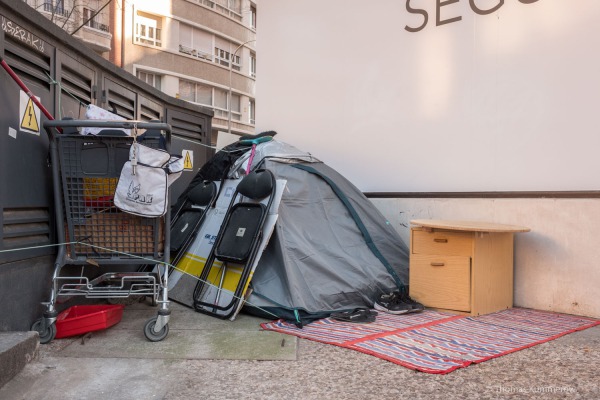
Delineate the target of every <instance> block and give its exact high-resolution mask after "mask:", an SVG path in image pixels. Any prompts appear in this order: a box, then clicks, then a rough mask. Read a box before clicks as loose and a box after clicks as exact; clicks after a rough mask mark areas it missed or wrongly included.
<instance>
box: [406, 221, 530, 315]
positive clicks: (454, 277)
mask: <svg viewBox="0 0 600 400" xmlns="http://www.w3.org/2000/svg"><path fill="white" fill-rule="evenodd" d="M411 224H412V225H413V226H412V227H411V231H410V277H409V279H410V282H409V290H410V296H411V297H412V298H413V299H414V300H416V301H418V302H420V303H422V304H423V305H425V306H426V307H431V308H437V309H441V310H448V311H455V312H462V313H468V314H471V315H480V314H487V313H491V312H494V311H499V310H502V309H505V308H510V307H512V305H513V248H514V244H513V237H514V233H516V232H527V231H529V228H525V227H521V226H514V225H503V224H492V223H485V222H472V221H446V220H413V221H411Z"/></svg>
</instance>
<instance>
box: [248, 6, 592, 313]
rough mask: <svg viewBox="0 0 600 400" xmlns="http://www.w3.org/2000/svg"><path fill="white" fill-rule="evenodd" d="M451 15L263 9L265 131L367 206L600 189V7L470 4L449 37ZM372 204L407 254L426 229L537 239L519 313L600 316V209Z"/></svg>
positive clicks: (522, 248) (459, 11)
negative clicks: (462, 225)
mask: <svg viewBox="0 0 600 400" xmlns="http://www.w3.org/2000/svg"><path fill="white" fill-rule="evenodd" d="M531 1H533V2H531ZM528 2H531V4H525V3H528ZM439 3H440V2H439V1H436V0H410V1H408V2H407V1H406V0H374V1H364V0H325V1H323V0H303V1H298V0H295V1H292V0H262V1H261V3H260V8H259V20H258V32H257V34H258V41H257V51H258V53H259V57H258V60H257V61H258V65H257V73H258V81H257V104H258V107H257V132H260V131H264V130H271V129H272V130H276V131H278V133H279V135H278V136H277V138H278V139H280V140H282V141H286V142H289V143H291V144H293V145H295V146H297V147H298V148H300V149H302V150H306V151H310V152H311V153H312V154H313V155H315V156H316V157H318V158H320V159H322V160H323V161H325V162H327V163H328V164H329V165H331V166H332V167H334V168H336V169H337V170H338V171H339V172H341V173H342V174H343V175H345V176H346V177H347V178H348V179H350V180H351V181H352V182H353V183H355V184H356V185H357V186H358V187H359V188H360V189H361V190H363V191H382V192H444V191H449V192H469V191H572V190H600V156H599V154H600V131H599V129H600V128H599V122H598V121H600V119H599V118H598V115H599V114H600V51H598V49H600V30H599V27H598V21H600V1H597V0H577V1H569V0H538V1H535V0H505V1H503V0H474V1H472V3H473V4H474V5H475V6H476V7H478V8H480V9H483V10H485V9H491V8H493V7H494V6H499V8H498V10H496V11H495V12H493V13H491V14H488V15H479V14H476V13H475V12H473V10H472V9H471V7H470V3H471V2H470V1H469V0H457V1H456V2H454V3H448V2H446V3H442V4H445V5H443V6H442V7H441V9H440V16H439V19H440V20H441V21H448V20H452V19H457V18H459V17H460V20H457V21H454V22H450V23H444V24H440V25H439V26H436V4H439ZM407 4H409V5H410V6H411V7H412V8H413V9H423V10H425V11H426V12H427V15H428V20H427V24H426V25H425V26H423V27H422V29H421V30H419V31H418V32H409V31H407V30H406V27H407V26H408V27H409V28H419V27H421V26H422V25H423V22H424V18H423V14H422V13H421V14H418V13H415V12H412V13H411V12H409V11H407ZM374 202H375V204H376V205H377V206H378V207H379V208H380V209H381V210H382V212H383V213H384V214H385V215H386V216H387V218H389V220H390V221H391V222H392V223H393V224H394V225H395V226H396V228H397V229H398V231H399V232H400V233H401V235H403V236H404V237H405V239H406V240H408V221H409V220H410V219H412V218H446V219H469V220H485V221H490V222H498V223H508V224H515V225H524V226H528V227H529V228H531V230H532V231H531V232H529V233H524V234H517V235H516V240H515V243H516V249H515V304H516V305H519V306H524V307H532V308H537V309H545V310H554V311H560V312H569V313H573V314H580V315H588V316H595V317H600V296H598V295H597V293H598V286H599V284H600V272H599V271H600V268H598V264H599V261H600V256H599V254H600V253H599V252H598V250H597V242H598V241H597V240H596V230H597V229H596V227H597V226H600V199H424V198H420V199H419V198H417V199H375V200H374Z"/></svg>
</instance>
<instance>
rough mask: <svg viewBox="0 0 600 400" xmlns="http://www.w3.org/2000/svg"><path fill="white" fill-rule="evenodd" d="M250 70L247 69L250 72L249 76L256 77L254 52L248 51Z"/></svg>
mask: <svg viewBox="0 0 600 400" xmlns="http://www.w3.org/2000/svg"><path fill="white" fill-rule="evenodd" d="M249 64H250V71H248V72H249V73H250V76H251V77H253V78H256V54H255V53H250V62H249Z"/></svg>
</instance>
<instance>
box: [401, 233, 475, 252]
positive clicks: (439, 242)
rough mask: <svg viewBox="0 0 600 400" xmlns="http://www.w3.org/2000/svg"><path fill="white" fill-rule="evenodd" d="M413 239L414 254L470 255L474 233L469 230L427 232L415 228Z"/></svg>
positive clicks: (412, 249)
mask: <svg viewBox="0 0 600 400" xmlns="http://www.w3.org/2000/svg"><path fill="white" fill-rule="evenodd" d="M411 240H412V243H411V251H412V253H413V254H430V255H445V256H466V257H470V256H471V255H472V252H473V233H469V232H447V231H433V232H427V231H422V230H419V229H413V230H412V235H411Z"/></svg>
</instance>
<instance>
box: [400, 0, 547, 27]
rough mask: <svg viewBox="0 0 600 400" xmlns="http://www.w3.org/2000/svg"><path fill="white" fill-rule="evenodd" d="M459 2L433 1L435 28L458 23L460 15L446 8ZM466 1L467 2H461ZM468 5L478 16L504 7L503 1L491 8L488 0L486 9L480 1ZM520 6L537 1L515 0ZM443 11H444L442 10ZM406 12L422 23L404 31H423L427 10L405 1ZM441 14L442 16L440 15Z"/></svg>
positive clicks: (472, 1)
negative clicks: (419, 18) (420, 18)
mask: <svg viewBox="0 0 600 400" xmlns="http://www.w3.org/2000/svg"><path fill="white" fill-rule="evenodd" d="M460 1H461V0H435V26H440V25H445V24H451V23H453V22H458V21H460V20H461V19H462V16H461V15H456V14H452V11H453V10H452V7H448V6H450V5H452V4H454V3H459V2H460ZM462 1H467V0H462ZM468 1H469V5H470V6H471V10H472V11H473V12H474V13H475V14H478V15H487V14H491V13H493V12H495V11H497V10H499V9H500V7H502V6H503V5H504V0H496V2H495V4H494V5H493V6H490V5H489V0H486V1H485V2H487V3H488V8H484V7H483V6H482V5H481V4H482V1H481V0H468ZM517 1H518V2H519V3H522V4H532V3H535V2H537V1H538V0H517ZM442 9H444V10H442ZM406 11H408V12H409V13H411V14H416V15H420V16H421V17H422V20H423V22H422V23H421V25H417V26H408V25H406V26H405V27H404V29H406V30H407V31H409V32H419V31H421V30H423V29H424V28H425V27H426V26H427V23H428V22H429V13H428V12H427V10H425V9H423V8H418V7H415V6H413V4H411V0H406ZM442 13H443V14H442Z"/></svg>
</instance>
